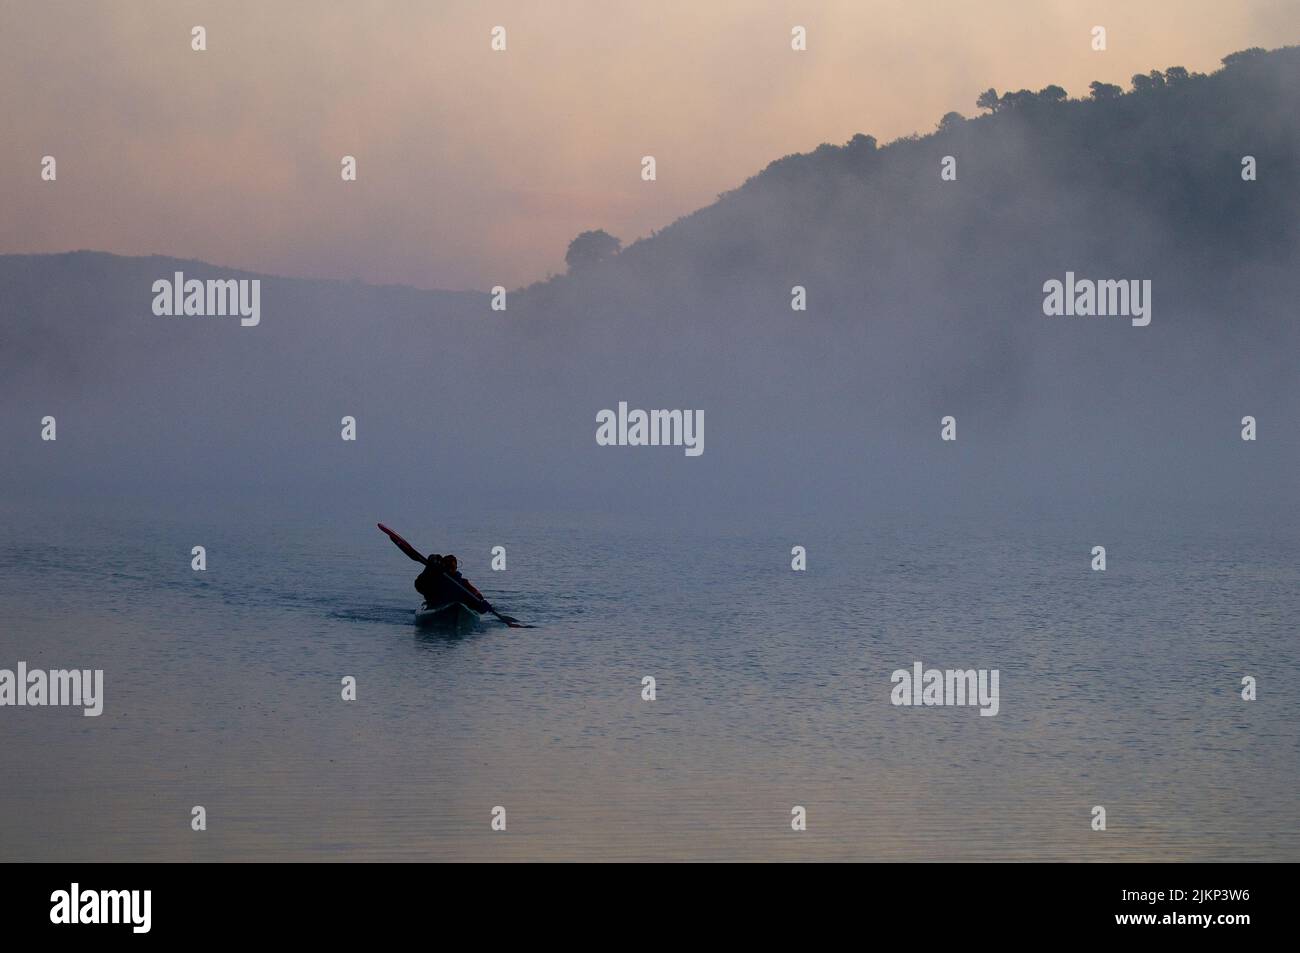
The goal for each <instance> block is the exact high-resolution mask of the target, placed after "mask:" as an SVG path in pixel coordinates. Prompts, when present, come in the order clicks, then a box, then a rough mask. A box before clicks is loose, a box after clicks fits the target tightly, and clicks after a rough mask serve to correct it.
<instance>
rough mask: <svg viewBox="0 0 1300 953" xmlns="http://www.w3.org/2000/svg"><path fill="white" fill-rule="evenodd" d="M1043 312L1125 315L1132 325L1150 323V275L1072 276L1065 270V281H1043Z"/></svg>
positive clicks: (1051, 314)
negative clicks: (1096, 279)
mask: <svg viewBox="0 0 1300 953" xmlns="http://www.w3.org/2000/svg"><path fill="white" fill-rule="evenodd" d="M1043 314H1046V315H1048V316H1050V317H1060V316H1061V315H1065V316H1067V317H1075V316H1078V317H1091V316H1093V315H1096V316H1097V317H1112V316H1113V317H1125V318H1132V319H1133V327H1135V328H1144V327H1146V326H1147V325H1148V324H1150V323H1151V279H1150V278H1143V279H1142V280H1141V281H1139V280H1138V279H1136V278H1133V279H1123V278H1121V279H1113V278H1103V279H1101V280H1098V281H1093V280H1092V279H1091V278H1075V277H1074V272H1072V271H1067V272H1066V273H1065V281H1063V282H1062V281H1059V280H1057V279H1056V278H1051V279H1049V280H1047V281H1045V282H1043Z"/></svg>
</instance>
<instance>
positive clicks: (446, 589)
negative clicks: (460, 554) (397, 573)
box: [415, 562, 488, 612]
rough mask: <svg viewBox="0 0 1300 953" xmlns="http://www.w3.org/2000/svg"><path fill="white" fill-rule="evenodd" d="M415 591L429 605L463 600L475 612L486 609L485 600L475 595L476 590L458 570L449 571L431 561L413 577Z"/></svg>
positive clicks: (485, 610)
mask: <svg viewBox="0 0 1300 953" xmlns="http://www.w3.org/2000/svg"><path fill="white" fill-rule="evenodd" d="M453 580H454V581H453ZM457 583H459V584H460V585H457ZM462 587H463V588H462ZM415 591H416V592H418V593H419V594H420V595H422V596H424V601H425V602H426V603H428V604H429V606H430V607H433V606H441V605H446V604H447V603H449V602H463V603H465V605H467V606H469V607H470V608H471V609H473V610H474V611H475V612H487V611H488V604H487V600H485V599H483V598H482V597H481V596H479V595H477V590H476V589H474V587H473V586H472V585H471V584H470V583H469V582H468V581H467V580H466V579H465V577H464V576H462V575H461V574H460V573H458V572H456V573H449V572H447V571H446V570H445V569H443V568H442V567H441V566H440V565H437V564H435V563H433V562H430V564H429V565H427V566H425V567H424V571H423V572H421V573H420V575H418V576H416V577H415Z"/></svg>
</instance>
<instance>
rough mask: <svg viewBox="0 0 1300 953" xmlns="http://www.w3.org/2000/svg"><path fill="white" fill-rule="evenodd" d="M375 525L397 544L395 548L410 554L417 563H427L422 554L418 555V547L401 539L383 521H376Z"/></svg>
mask: <svg viewBox="0 0 1300 953" xmlns="http://www.w3.org/2000/svg"><path fill="white" fill-rule="evenodd" d="M375 525H376V526H378V527H379V528H380V529H381V530H383V531H384V532H385V533H387V534H388V538H389V539H391V540H392V541H393V542H394V543H395V544H397V548H398V549H400V550H401V551H402V552H404V553H406V555H408V556H410V557H411V558H412V559H414V560H415V561H416V562H417V563H425V564H427V563H428V562H429V560H427V559H426V558H425V557H423V556H421V555H420V551H419V550H418V549H416V548H415V547H414V546H412V545H411V544H410V543H408V542H407V541H406V540H404V539H402V537H400V536H398V535H397V534H396V533H394V532H393V531H392V530H391V529H389V528H388V527H387V526H385V525H384V524H383V523H376V524H375Z"/></svg>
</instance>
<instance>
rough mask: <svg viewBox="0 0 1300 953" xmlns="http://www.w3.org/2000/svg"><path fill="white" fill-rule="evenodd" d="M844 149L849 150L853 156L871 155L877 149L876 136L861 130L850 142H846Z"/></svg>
mask: <svg viewBox="0 0 1300 953" xmlns="http://www.w3.org/2000/svg"><path fill="white" fill-rule="evenodd" d="M844 151H845V152H847V153H848V154H849V156H850V157H851V158H857V157H858V156H868V155H871V154H872V153H873V152H875V151H876V137H875V136H868V135H865V134H864V133H861V132H859V133H858V134H857V135H855V136H854V137H853V138H852V139H850V140H849V141H848V142H846V143H844Z"/></svg>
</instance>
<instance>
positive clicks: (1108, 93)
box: [1088, 79, 1124, 99]
mask: <svg viewBox="0 0 1300 953" xmlns="http://www.w3.org/2000/svg"><path fill="white" fill-rule="evenodd" d="M1088 88H1089V89H1090V90H1092V98H1093V99H1116V98H1118V97H1120V96H1123V95H1124V89H1123V88H1122V87H1120V86H1116V85H1115V84H1114V83H1103V82H1102V81H1101V80H1099V79H1094V80H1093V81H1092V82H1091V83H1089V84H1088Z"/></svg>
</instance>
